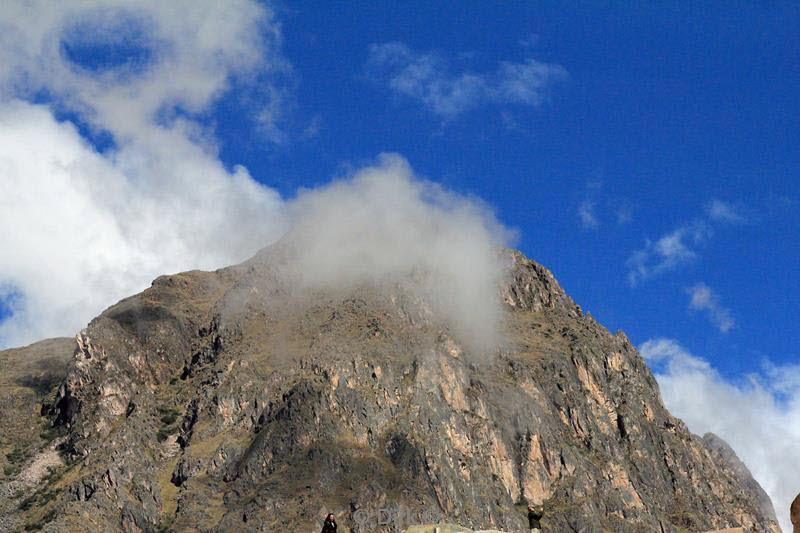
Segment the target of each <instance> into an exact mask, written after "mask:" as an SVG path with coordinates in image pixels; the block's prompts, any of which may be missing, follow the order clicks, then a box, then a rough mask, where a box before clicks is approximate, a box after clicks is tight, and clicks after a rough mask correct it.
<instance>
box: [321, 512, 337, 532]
mask: <svg viewBox="0 0 800 533" xmlns="http://www.w3.org/2000/svg"><path fill="white" fill-rule="evenodd" d="M322 533H336V517H335V516H333V513H328V516H327V517H326V518H325V523H324V524H322Z"/></svg>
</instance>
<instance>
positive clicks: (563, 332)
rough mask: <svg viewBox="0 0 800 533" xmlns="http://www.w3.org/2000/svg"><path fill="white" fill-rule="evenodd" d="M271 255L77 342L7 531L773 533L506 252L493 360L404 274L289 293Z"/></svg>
mask: <svg viewBox="0 0 800 533" xmlns="http://www.w3.org/2000/svg"><path fill="white" fill-rule="evenodd" d="M273 255H274V252H272V251H270V250H269V249H268V250H266V251H264V252H262V253H261V254H259V255H258V256H257V257H256V258H254V259H253V260H251V261H248V262H246V263H244V264H242V265H239V266H236V267H231V268H227V269H223V270H220V271H217V272H188V273H183V274H178V275H173V276H165V277H161V278H159V279H157V280H156V281H154V282H153V285H152V287H151V288H150V289H148V290H146V291H144V292H143V293H141V294H139V295H136V296H133V297H131V298H128V299H126V300H123V301H122V302H120V303H119V304H117V305H115V306H113V307H111V308H109V309H108V310H107V311H105V312H104V313H103V314H102V315H100V316H99V317H98V318H96V319H95V320H93V321H92V322H91V324H89V326H88V327H87V328H86V330H84V331H83V332H81V333H80V334H79V335H78V337H77V339H76V341H75V343H74V355H73V357H72V360H71V362H70V365H69V369H68V371H67V372H66V373H65V374H66V377H65V378H64V379H63V382H61V383H60V385H59V386H58V390H57V391H56V392H54V393H53V394H52V395H51V396H50V397H49V398H47V399H45V400H43V402H44V404H45V406H44V412H45V420H46V421H47V422H49V423H50V424H51V425H52V426H53V428H54V429H52V430H50V431H49V432H44V433H42V434H41V435H38V436H36V438H34V439H31V440H29V441H27V444H25V445H24V446H25V450H24V455H29V456H30V457H31V458H30V459H25V460H20V461H19V462H20V465H19V466H20V470H19V472H21V471H22V470H24V468H26V465H29V464H31V463H32V462H33V461H35V460H36V458H38V457H41V456H42V454H46V453H51V455H52V450H55V449H58V450H59V451H60V456H59V460H58V462H55V463H53V464H52V465H50V466H51V468H50V469H49V470H48V471H47V474H46V475H42V476H40V477H39V478H36V477H35V476H34V478H33V479H34V480H35V483H34V484H32V485H30V486H31V487H33V488H31V489H30V490H29V491H27V492H23V493H19V492H17V493H14V494H12V495H11V496H12V500H11V502H12V503H13V508H12V507H9V506H7V508H6V509H5V510H3V509H0V513H3V520H5V521H6V522H5V523H6V524H7V527H19V528H22V527H28V528H44V529H45V530H47V531H70V530H76V529H80V530H86V529H90V530H93V531H114V530H119V529H122V530H124V531H154V530H158V529H159V528H161V529H163V530H166V529H170V528H171V529H173V530H176V531H181V530H185V529H190V528H196V529H198V530H204V531H205V530H213V531H273V532H274V531H301V530H302V531H308V530H312V529H314V528H318V527H319V525H320V524H321V520H322V518H323V517H324V515H325V514H326V513H327V512H329V511H330V512H334V513H336V514H337V517H338V521H339V524H340V527H342V528H344V529H347V530H350V531H384V530H385V531H398V530H401V529H404V528H405V527H406V526H407V525H410V524H411V523H423V522H428V523H433V522H451V523H458V524H461V525H463V526H467V527H471V528H473V529H480V528H494V529H500V530H506V531H510V530H517V529H519V528H522V527H524V526H526V525H527V515H526V503H536V504H543V505H544V508H545V517H544V519H543V520H542V523H543V526H544V527H545V528H547V529H548V530H550V531H662V532H666V531H703V530H710V529H720V528H725V527H733V526H743V527H745V528H748V530H751V531H778V528H777V525H776V524H775V522H774V518H773V517H772V516H769V515H768V513H766V512H765V510H764V509H763V508H762V506H761V505H760V503H759V499H758V494H756V493H754V492H753V490H752V487H749V486H747V485H746V484H743V483H742V482H741V480H740V479H739V478H738V477H737V475H736V474H735V473H734V472H732V471H731V469H730V468H727V467H726V466H725V465H724V464H722V463H721V462H720V460H719V458H718V457H716V456H715V452H714V451H713V449H710V448H709V447H708V446H707V445H706V443H704V442H703V440H702V439H700V438H698V437H696V436H693V435H692V434H691V433H690V432H689V431H688V430H687V429H686V426H685V425H684V424H683V422H681V421H680V420H678V419H676V418H674V417H672V416H671V415H670V414H669V413H668V412H667V411H666V409H665V408H664V406H663V405H662V402H661V399H660V397H659V392H658V387H657V385H656V382H655V380H654V378H653V376H652V374H651V373H650V371H649V369H648V368H647V366H646V365H645V363H644V361H643V360H642V358H641V357H640V356H639V354H638V353H637V352H636V350H635V349H634V347H633V346H632V345H631V343H630V342H629V341H628V339H627V338H626V337H625V336H624V334H622V333H618V334H616V335H612V334H610V333H609V332H607V331H606V330H605V329H604V328H603V327H602V326H600V325H599V324H597V323H596V322H595V321H594V320H593V319H592V318H591V316H589V315H586V314H584V313H582V311H581V309H580V308H579V307H578V306H576V305H575V304H574V303H573V302H572V300H571V299H570V298H569V297H568V296H567V295H566V294H565V293H564V291H563V290H562V289H561V288H560V287H559V285H558V283H557V282H556V280H555V279H554V278H553V276H552V275H551V274H550V272H548V271H547V270H546V269H545V268H543V267H541V266H540V265H538V264H536V263H534V262H533V261H529V260H527V259H526V258H524V257H523V256H522V255H521V254H519V253H516V252H509V260H510V262H511V263H512V267H511V275H510V279H509V281H508V283H506V284H505V285H504V286H502V287H500V288H499V297H500V298H502V300H503V303H504V306H505V311H504V320H503V328H504V330H503V332H502V333H503V335H502V336H503V338H504V345H503V346H502V347H501V348H500V349H499V350H497V352H496V353H475V351H474V350H471V349H470V348H468V347H467V346H465V345H464V344H462V342H460V340H459V339H458V338H457V337H456V336H455V335H454V334H453V333H451V329H450V328H449V327H448V324H446V323H443V322H441V321H440V320H439V319H438V318H437V317H436V316H433V315H432V314H431V313H430V311H429V308H428V307H427V306H426V305H425V302H424V301H420V300H419V298H418V297H416V296H414V295H413V294H411V293H409V292H408V291H406V290H405V289H404V286H403V283H399V282H388V281H387V282H381V283H379V284H377V285H376V284H365V285H361V286H355V287H348V288H341V289H337V290H333V289H331V290H318V291H302V292H298V291H295V290H294V289H293V287H292V286H291V284H287V283H286V282H285V281H283V280H282V279H281V278H280V276H278V275H277V274H276V269H275V265H274V257H273ZM9 361H12V360H11V359H9ZM4 364H9V365H13V364H15V363H14V362H13V361H12V362H9V363H4ZM4 429H5V428H4ZM5 446H6V450H8V449H9V447H10V446H11V445H10V444H5ZM7 453H10V452H7ZM19 472H17V471H16V470H15V469H12V470H9V472H8V473H7V474H6V477H5V479H4V481H3V483H4V486H5V487H7V488H8V487H9V486H10V484H11V483H18V477H19V475H20V473H19ZM16 486H17V487H19V485H16Z"/></svg>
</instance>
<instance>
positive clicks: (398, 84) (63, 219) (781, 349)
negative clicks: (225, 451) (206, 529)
mask: <svg viewBox="0 0 800 533" xmlns="http://www.w3.org/2000/svg"><path fill="white" fill-rule="evenodd" d="M185 15H187V16H185ZM188 15H191V16H188ZM798 27H800V7H798V6H797V4H792V3H788V2H786V3H784V2H774V3H769V4H764V3H751V2H750V3H746V2H707V3H703V4H702V5H700V4H691V5H690V4H680V5H679V4H676V3H667V2H657V3H647V4H645V3H641V2H637V3H615V4H613V5H611V4H607V3H606V4H604V3H600V2H576V3H572V4H571V7H570V8H569V9H565V8H564V5H563V3H562V2H539V3H537V4H536V5H535V6H533V5H532V4H531V3H529V2H503V3H497V2H491V3H490V2H485V3H475V2H473V3H470V4H469V5H465V4H464V3H457V2H437V3H430V2H406V3H402V4H401V3H395V2H303V3H297V4H291V3H278V4H266V3H254V2H251V1H248V0H237V2H236V4H235V5H233V4H225V5H222V4H220V5H214V3H213V2H207V3H204V2H188V3H187V4H186V5H184V6H181V5H180V2H178V1H177V0H176V2H172V3H163V4H159V3H157V2H143V3H142V4H141V5H138V6H134V7H132V6H130V5H126V4H124V3H120V2H117V1H115V0H108V1H106V2H100V3H99V4H97V5H90V4H81V3H69V2H67V3H64V4H60V5H59V7H58V9H56V8H54V7H52V6H51V5H48V4H47V3H42V2H38V3H37V2H34V3H33V4H31V5H22V4H18V3H15V2H10V3H8V4H6V5H5V6H4V7H3V8H0V30H2V31H1V32H0V146H1V147H2V148H0V163H2V165H3V166H0V169H2V172H0V183H1V184H2V185H3V187H4V189H5V190H6V191H7V194H6V195H5V201H4V199H3V198H0V207H2V210H0V230H2V232H0V233H2V234H3V237H2V238H0V244H1V245H2V246H3V248H4V249H5V250H7V252H6V253H5V254H4V255H3V256H0V346H2V345H11V344H15V343H16V344H18V343H22V342H29V341H31V340H34V339H35V338H39V337H41V336H52V335H63V334H71V333H72V332H73V331H74V330H75V329H76V328H78V327H80V326H79V325H80V324H85V323H86V321H87V320H88V319H89V318H91V317H92V316H94V315H95V314H96V313H97V312H98V311H99V310H101V309H102V308H104V307H105V306H107V305H109V304H111V303H113V301H115V300H116V299H117V298H119V297H122V296H124V295H125V294H128V293H130V292H134V291H135V290H140V289H141V288H143V287H145V286H146V285H147V284H148V282H149V280H150V279H152V278H153V277H155V275H157V274H160V273H163V272H171V271H176V270H185V269H188V268H216V267H218V266H221V265H224V264H228V263H232V262H235V261H238V260H241V259H242V258H244V257H247V255H248V254H250V253H252V252H253V250H254V249H255V248H257V245H258V244H259V243H267V242H271V241H273V240H275V239H276V238H278V237H279V236H280V235H281V234H282V232H283V231H285V221H284V219H283V215H282V210H283V209H284V207H283V206H285V205H286V202H287V201H288V202H290V201H291V198H293V197H294V196H295V195H297V194H298V190H301V189H303V188H318V187H320V186H321V185H324V184H326V183H328V182H330V181H331V180H333V179H336V178H342V177H344V176H348V175H350V174H352V173H353V172H355V171H357V170H358V169H360V168H363V167H364V166H365V165H370V164H372V163H373V162H374V161H375V158H376V157H377V156H378V155H379V154H381V153H384V152H394V153H398V154H400V155H401V156H402V157H403V158H405V160H406V161H407V162H408V164H410V165H411V167H413V169H414V172H415V173H416V174H417V176H419V177H422V178H424V179H428V180H431V181H433V182H435V183H438V184H440V185H442V186H443V187H445V188H446V189H448V190H451V191H455V192H457V193H460V194H462V195H466V196H474V197H476V198H479V199H481V200H482V201H483V202H485V203H486V204H487V205H488V206H490V207H491V208H492V209H493V210H494V213H495V215H496V217H497V218H498V219H499V220H500V221H501V222H502V224H504V225H505V226H507V227H510V228H514V229H515V230H516V231H517V239H516V241H515V242H514V243H513V244H514V245H515V246H516V247H518V248H520V249H521V250H522V251H523V252H524V253H525V254H526V255H528V256H529V257H531V258H533V259H535V260H537V261H539V262H540V263H542V264H544V265H545V266H547V267H549V268H550V269H551V270H552V271H553V272H554V274H555V275H556V277H557V278H558V280H559V281H560V282H561V284H562V285H563V287H564V288H565V289H566V290H567V291H568V293H569V294H570V295H572V296H573V298H574V299H575V300H576V302H577V303H578V304H580V305H581V306H582V307H583V308H584V309H585V310H587V311H589V312H590V313H592V315H594V316H595V317H596V318H597V319H598V321H599V322H601V323H602V324H604V325H605V326H606V327H608V328H609V329H610V330H612V331H616V330H618V329H622V330H624V331H625V332H626V333H627V334H628V336H629V337H630V339H631V340H632V342H633V343H634V344H636V345H638V346H641V348H642V353H643V355H645V356H646V357H647V358H648V360H649V361H650V363H651V365H652V366H653V367H654V368H655V369H656V371H657V373H658V376H659V381H660V383H662V392H663V394H664V396H665V401H666V403H667V405H668V406H669V407H670V408H671V409H672V410H673V411H675V412H676V413H677V414H678V415H679V416H682V417H684V418H685V419H686V420H687V422H688V423H689V426H690V428H691V429H692V430H693V431H696V432H703V431H706V430H714V431H715V432H718V433H719V434H721V435H722V436H723V437H724V438H726V439H728V440H729V441H730V442H731V443H732V444H733V445H734V447H735V448H736V449H737V451H738V452H739V453H740V455H741V456H742V457H743V459H744V460H745V462H746V463H747V464H748V466H750V468H751V469H752V470H753V471H754V474H756V477H757V478H758V479H759V481H760V482H761V483H762V484H763V485H764V486H765V488H766V489H767V491H768V492H769V493H770V494H771V495H772V497H773V500H774V501H775V502H776V505H777V506H778V507H781V506H783V504H784V503H785V501H786V500H787V498H789V496H790V494H791V493H792V492H793V491H794V492H795V493H796V491H797V487H792V486H790V485H791V483H790V482H789V481H787V478H786V475H785V474H784V473H783V472H782V471H781V470H782V469H781V468H779V467H778V466H776V465H778V464H779V463H780V462H782V461H783V460H785V459H786V454H788V453H792V454H794V455H792V456H791V458H793V459H792V460H795V459H796V460H800V457H798V456H797V454H798V453H800V452H797V451H796V450H797V449H800V446H797V443H798V442H800V434H798V431H800V430H791V431H790V430H789V429H788V428H787V427H786V426H789V425H793V426H795V427H798V428H800V423H798V420H800V366H799V365H798V349H797V346H798V345H800V333H798V331H799V330H798V328H797V327H796V325H795V321H796V317H797V316H798V315H799V314H800V309H799V308H798V307H800V306H799V305H798V301H800V288H799V287H800V274H798V272H797V269H796V264H797V259H798V252H797V251H798V249H800V232H798V230H797V228H798V223H799V222H800V190H799V189H800V187H798V185H797V173H798V168H800V149H798V148H799V147H798V139H799V138H800V135H798V133H800V132H798V129H799V128H798V120H799V119H800V101H799V100H798V97H797V96H798V95H800V32H798V31H797V28H798ZM254 183H255V184H261V185H262V186H261V187H258V186H255V185H254ZM3 213H5V214H3ZM8 250H12V251H13V253H10V252H8ZM698 384H699V385H698ZM697 386H703V387H704V389H703V391H704V393H706V392H708V394H711V395H713V397H711V396H709V397H705V396H702V395H700V394H699V392H698V390H696V389H693V388H692V387H697ZM709 391H710V392H709ZM701 396H702V398H703V399H702V401H703V403H702V405H701V404H699V403H698V402H699V401H700V400H698V401H696V402H694V403H688V404H687V403H686V402H685V401H684V400H685V399H686V398H700V397H701ZM760 402H761V403H760ZM711 406H713V409H712V407H711ZM744 407H747V408H750V409H756V410H755V411H752V412H751V413H750V415H748V416H751V418H748V419H743V418H742V417H743V416H744V415H742V412H744V411H746V409H744ZM721 413H722V414H721ZM755 418H758V419H759V421H758V423H759V424H762V425H761V426H759V427H758V431H754V432H753V433H754V435H753V436H752V438H748V437H747V436H742V435H741V434H740V433H741V432H740V431H739V429H740V428H741V427H742V426H743V425H747V424H750V423H753V419H755ZM759 435H762V436H763V435H770V436H771V437H770V440H771V441H773V442H774V443H777V444H773V445H772V447H771V448H769V449H765V448H764V444H763V438H761V437H759ZM790 445H791V446H790ZM786 446H790V447H793V448H794V449H795V451H794V452H789V451H787V448H786ZM765 456H766V457H767V458H768V459H769V460H764V457H765ZM780 512H781V513H783V511H780ZM784 515H785V513H783V514H781V517H782V519H783V520H784V526H785V525H786V521H785V520H786V517H785V516H784Z"/></svg>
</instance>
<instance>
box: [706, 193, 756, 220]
mask: <svg viewBox="0 0 800 533" xmlns="http://www.w3.org/2000/svg"><path fill="white" fill-rule="evenodd" d="M706 212H707V213H708V217H709V218H710V219H711V220H715V221H718V222H725V223H728V224H741V223H743V222H745V221H746V220H747V219H746V217H745V216H744V215H743V214H742V212H741V209H740V208H739V207H737V206H736V205H734V204H731V203H729V202H724V201H722V200H717V199H714V200H712V201H711V202H710V203H709V204H708V205H707V206H706Z"/></svg>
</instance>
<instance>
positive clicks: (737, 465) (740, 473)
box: [703, 433, 778, 522]
mask: <svg viewBox="0 0 800 533" xmlns="http://www.w3.org/2000/svg"><path fill="white" fill-rule="evenodd" d="M703 442H705V444H706V446H707V447H708V449H709V451H711V454H712V456H713V457H714V459H715V461H716V462H717V464H718V465H719V466H720V467H721V468H723V469H728V470H730V471H731V472H732V473H733V475H734V476H735V477H736V479H738V480H739V483H741V485H742V489H743V490H744V491H746V492H748V493H749V494H753V495H755V496H756V498H757V499H758V505H759V507H760V508H761V512H762V513H763V514H764V516H768V517H769V518H770V519H771V520H774V521H776V522H777V520H778V518H777V517H776V515H775V508H774V507H773V506H772V500H770V498H769V495H768V494H767V493H766V492H765V491H764V489H762V488H761V485H759V484H758V482H757V481H756V480H755V479H753V475H752V474H751V473H750V470H748V469H747V467H746V466H745V465H744V463H743V462H742V461H741V460H740V459H739V457H738V456H737V455H736V452H734V451H733V448H731V447H730V445H729V444H728V443H727V442H725V441H724V440H723V439H721V438H720V437H719V436H717V435H715V434H713V433H706V434H705V435H703Z"/></svg>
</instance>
